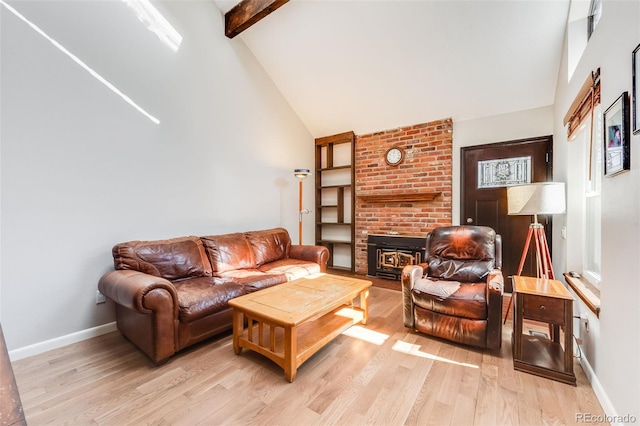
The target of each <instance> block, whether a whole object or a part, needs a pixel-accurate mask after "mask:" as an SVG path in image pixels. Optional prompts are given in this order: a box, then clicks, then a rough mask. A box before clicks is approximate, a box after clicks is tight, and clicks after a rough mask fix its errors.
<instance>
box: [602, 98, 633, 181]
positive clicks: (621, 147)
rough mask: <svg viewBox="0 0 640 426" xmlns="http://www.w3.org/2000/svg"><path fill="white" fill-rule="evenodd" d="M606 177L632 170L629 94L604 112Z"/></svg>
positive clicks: (617, 100)
mask: <svg viewBox="0 0 640 426" xmlns="http://www.w3.org/2000/svg"><path fill="white" fill-rule="evenodd" d="M603 121H604V129H603V143H604V150H603V151H604V175H605V176H613V175H616V174H618V173H620V172H623V171H625V170H629V169H630V168H631V156H630V153H631V152H630V151H631V150H630V146H629V93H628V92H624V93H623V94H622V95H620V97H618V99H616V100H615V101H614V102H613V103H612V104H611V105H610V106H609V108H607V110H606V111H605V112H604V120H603Z"/></svg>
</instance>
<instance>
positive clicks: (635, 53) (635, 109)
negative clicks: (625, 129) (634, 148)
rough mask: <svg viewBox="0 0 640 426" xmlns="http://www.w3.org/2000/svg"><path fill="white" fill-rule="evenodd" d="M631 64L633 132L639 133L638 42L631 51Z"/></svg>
mask: <svg viewBox="0 0 640 426" xmlns="http://www.w3.org/2000/svg"><path fill="white" fill-rule="evenodd" d="M631 63H632V65H633V86H632V90H631V98H632V102H633V134H634V135H635V134H636V133H640V111H638V102H640V82H638V79H640V44H639V45H638V47H636V50H634V51H633V54H632V56H631Z"/></svg>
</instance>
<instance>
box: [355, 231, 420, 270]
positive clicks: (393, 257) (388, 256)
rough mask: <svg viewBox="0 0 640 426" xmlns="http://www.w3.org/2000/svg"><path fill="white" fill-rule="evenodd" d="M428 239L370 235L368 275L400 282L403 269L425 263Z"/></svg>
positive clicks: (368, 241)
mask: <svg viewBox="0 0 640 426" xmlns="http://www.w3.org/2000/svg"><path fill="white" fill-rule="evenodd" d="M425 242H426V237H412V236H402V235H369V236H368V237H367V275H369V276H371V277H380V278H387V279H391V280H396V281H399V280H400V276H401V275H402V268H404V267H405V266H407V265H417V264H419V263H423V262H424V258H425Z"/></svg>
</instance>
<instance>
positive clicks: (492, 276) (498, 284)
mask: <svg viewBox="0 0 640 426" xmlns="http://www.w3.org/2000/svg"><path fill="white" fill-rule="evenodd" d="M487 287H488V289H489V290H490V291H498V292H500V294H501V295H502V294H503V293H504V276H503V275H502V271H501V270H500V269H494V270H492V271H491V272H489V275H488V276H487Z"/></svg>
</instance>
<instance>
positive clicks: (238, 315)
mask: <svg viewBox="0 0 640 426" xmlns="http://www.w3.org/2000/svg"><path fill="white" fill-rule="evenodd" d="M243 329H244V321H243V316H242V312H240V311H239V310H238V309H235V308H234V309H233V352H235V354H236V355H240V353H241V352H242V347H241V346H240V336H242V331H243Z"/></svg>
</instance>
